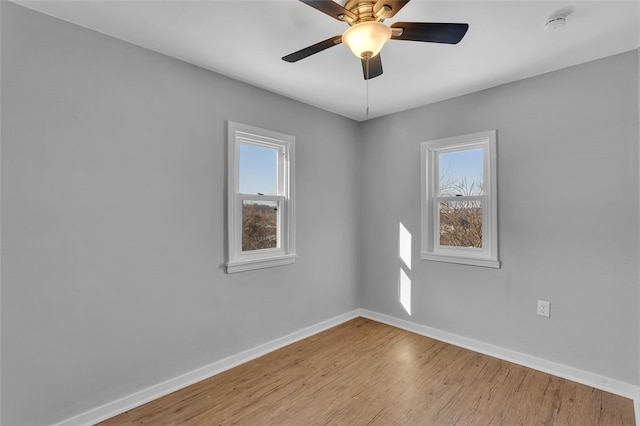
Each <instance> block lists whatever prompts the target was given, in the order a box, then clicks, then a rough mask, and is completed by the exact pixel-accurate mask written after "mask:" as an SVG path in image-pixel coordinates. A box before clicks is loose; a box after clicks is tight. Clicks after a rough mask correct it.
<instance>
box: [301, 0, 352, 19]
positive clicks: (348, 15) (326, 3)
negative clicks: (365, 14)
mask: <svg viewBox="0 0 640 426" xmlns="http://www.w3.org/2000/svg"><path fill="white" fill-rule="evenodd" d="M300 1H301V2H302V3H304V4H306V5H309V6H311V7H313V8H314V9H317V10H319V11H320V12H322V13H325V14H327V15H329V16H331V17H332V18H334V19H337V20H338V21H343V22H348V23H351V22H354V21H355V20H356V19H358V17H357V16H356V15H355V14H353V13H352V12H351V11H350V10H347V9H345V8H344V7H342V6H340V5H339V4H338V3H336V2H334V1H333V0H300Z"/></svg>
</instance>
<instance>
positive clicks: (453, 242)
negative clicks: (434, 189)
mask: <svg viewBox="0 0 640 426" xmlns="http://www.w3.org/2000/svg"><path fill="white" fill-rule="evenodd" d="M438 210H439V215H440V229H439V233H440V245H441V246H452V247H471V248H482V201H479V200H475V201H469V200H465V201H441V202H440V203H439V206H438Z"/></svg>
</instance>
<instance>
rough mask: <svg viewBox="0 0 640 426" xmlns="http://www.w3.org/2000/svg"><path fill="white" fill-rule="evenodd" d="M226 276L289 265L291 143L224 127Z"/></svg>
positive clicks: (258, 132)
mask: <svg viewBox="0 0 640 426" xmlns="http://www.w3.org/2000/svg"><path fill="white" fill-rule="evenodd" d="M228 132H229V136H228V137H229V140H228V144H229V146H228V155H229V159H228V161H229V164H228V181H227V182H228V190H227V191H228V199H227V203H228V206H227V207H228V216H227V222H228V223H227V227H228V242H229V247H228V260H227V273H233V272H241V271H247V270H251V269H258V268H267V267H271V266H279V265H285V264H289V263H293V262H294V261H295V258H296V254H295V238H294V237H295V235H294V233H295V220H294V219H295V208H294V199H293V194H294V192H293V182H294V167H293V164H294V162H293V160H294V146H295V138H294V137H293V136H289V135H285V134H282V133H277V132H272V131H269V130H264V129H259V128H257V127H252V126H247V125H244V124H240V123H234V122H231V121H230V122H228Z"/></svg>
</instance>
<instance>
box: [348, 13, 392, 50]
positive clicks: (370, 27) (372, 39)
mask: <svg viewBox="0 0 640 426" xmlns="http://www.w3.org/2000/svg"><path fill="white" fill-rule="evenodd" d="M390 38H391V28H389V27H387V26H386V25H385V24H383V23H382V22H375V21H368V22H361V23H359V24H356V25H354V26H352V27H349V28H347V30H346V31H345V32H344V33H343V34H342V43H344V44H346V45H347V46H348V47H349V49H351V51H352V52H353V54H354V55H356V56H357V57H358V58H361V59H368V58H372V57H374V56H376V55H377V54H378V53H380V50H382V46H384V44H385V43H386V42H387V41H389V39H390Z"/></svg>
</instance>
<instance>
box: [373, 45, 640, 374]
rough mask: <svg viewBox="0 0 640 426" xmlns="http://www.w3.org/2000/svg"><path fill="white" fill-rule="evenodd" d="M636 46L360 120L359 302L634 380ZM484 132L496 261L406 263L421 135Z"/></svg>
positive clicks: (415, 220) (416, 224)
mask: <svg viewBox="0 0 640 426" xmlns="http://www.w3.org/2000/svg"><path fill="white" fill-rule="evenodd" d="M636 56H637V52H635V51H632V52H628V53H624V54H620V55H617V56H613V57H609V58H606V59H603V60H599V61H595V62H591V63H587V64H584V65H580V66H576V67H572V68H568V69H565V70H561V71H557V72H553V73H549V74H545V75H542V76H538V77H535V78H530V79H527V80H523V81H519V82H515V83H512V84H507V85H504V86H500V87H496V88H493V89H489V90H485V91H482V92H478V93H474V94H470V95H467V96H463V97H459V98H456V99H451V100H448V101H444V102H440V103H436V104H432V105H428V106H424V107H421V108H417V109H413V110H410V111H406V112H402V113H398V114H394V115H391V116H387V117H383V118H380V119H377V120H373V121H370V122H366V123H364V124H363V125H362V134H361V138H362V150H361V173H362V174H361V182H362V183H361V187H360V188H361V195H360V200H361V206H360V209H361V212H362V214H361V217H362V222H361V227H360V230H361V243H360V247H361V283H360V304H361V307H362V308H366V309H371V310H374V311H377V312H381V313H384V314H388V315H392V316H395V317H398V318H403V319H408V320H411V321H414V322H416V323H419V324H423V325H428V326H431V327H435V328H438V329H441V330H444V331H447V332H451V333H455V334H458V335H461V336H465V337H469V338H473V339H477V340H480V341H483V342H486V343H490V344H494V345H499V346H502V347H505V348H509V349H512V350H515V351H520V352H524V353H526V354H529V355H533V356H537V357H540V358H543V359H547V360H551V361H555V362H559V363H562V364H566V365H570V366H572V367H575V368H580V369H584V370H587V371H590V372H593V373H597V374H602V375H605V376H608V377H611V378H614V379H618V380H622V381H625V382H628V383H632V384H637V383H638V322H639V321H638V255H639V253H638V103H637V100H638V63H637V57H636ZM491 129H497V130H498V188H499V189H498V193H499V195H498V205H499V207H498V213H499V241H500V257H501V260H502V262H503V266H502V269H499V270H496V269H487V268H481V267H472V266H465V265H456V264H446V263H439V262H432V261H420V260H418V259H419V250H420V180H419V171H420V162H419V152H420V149H419V145H420V142H422V141H425V140H431V139H438V138H443V137H448V136H457V135H464V134H469V133H474V132H478V131H484V130H491ZM399 222H401V223H403V224H404V226H405V227H406V228H407V229H408V230H409V232H411V234H412V235H413V262H412V263H413V269H412V270H411V271H409V272H408V275H409V277H410V278H411V280H412V310H413V312H412V316H409V315H408V314H407V313H406V312H405V311H404V310H403V308H402V307H401V305H400V303H399V301H398V273H399V268H400V260H399V259H398V226H399V225H398V223H399ZM538 299H543V300H548V301H551V318H549V319H546V318H542V317H538V316H536V302H537V300H538Z"/></svg>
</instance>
